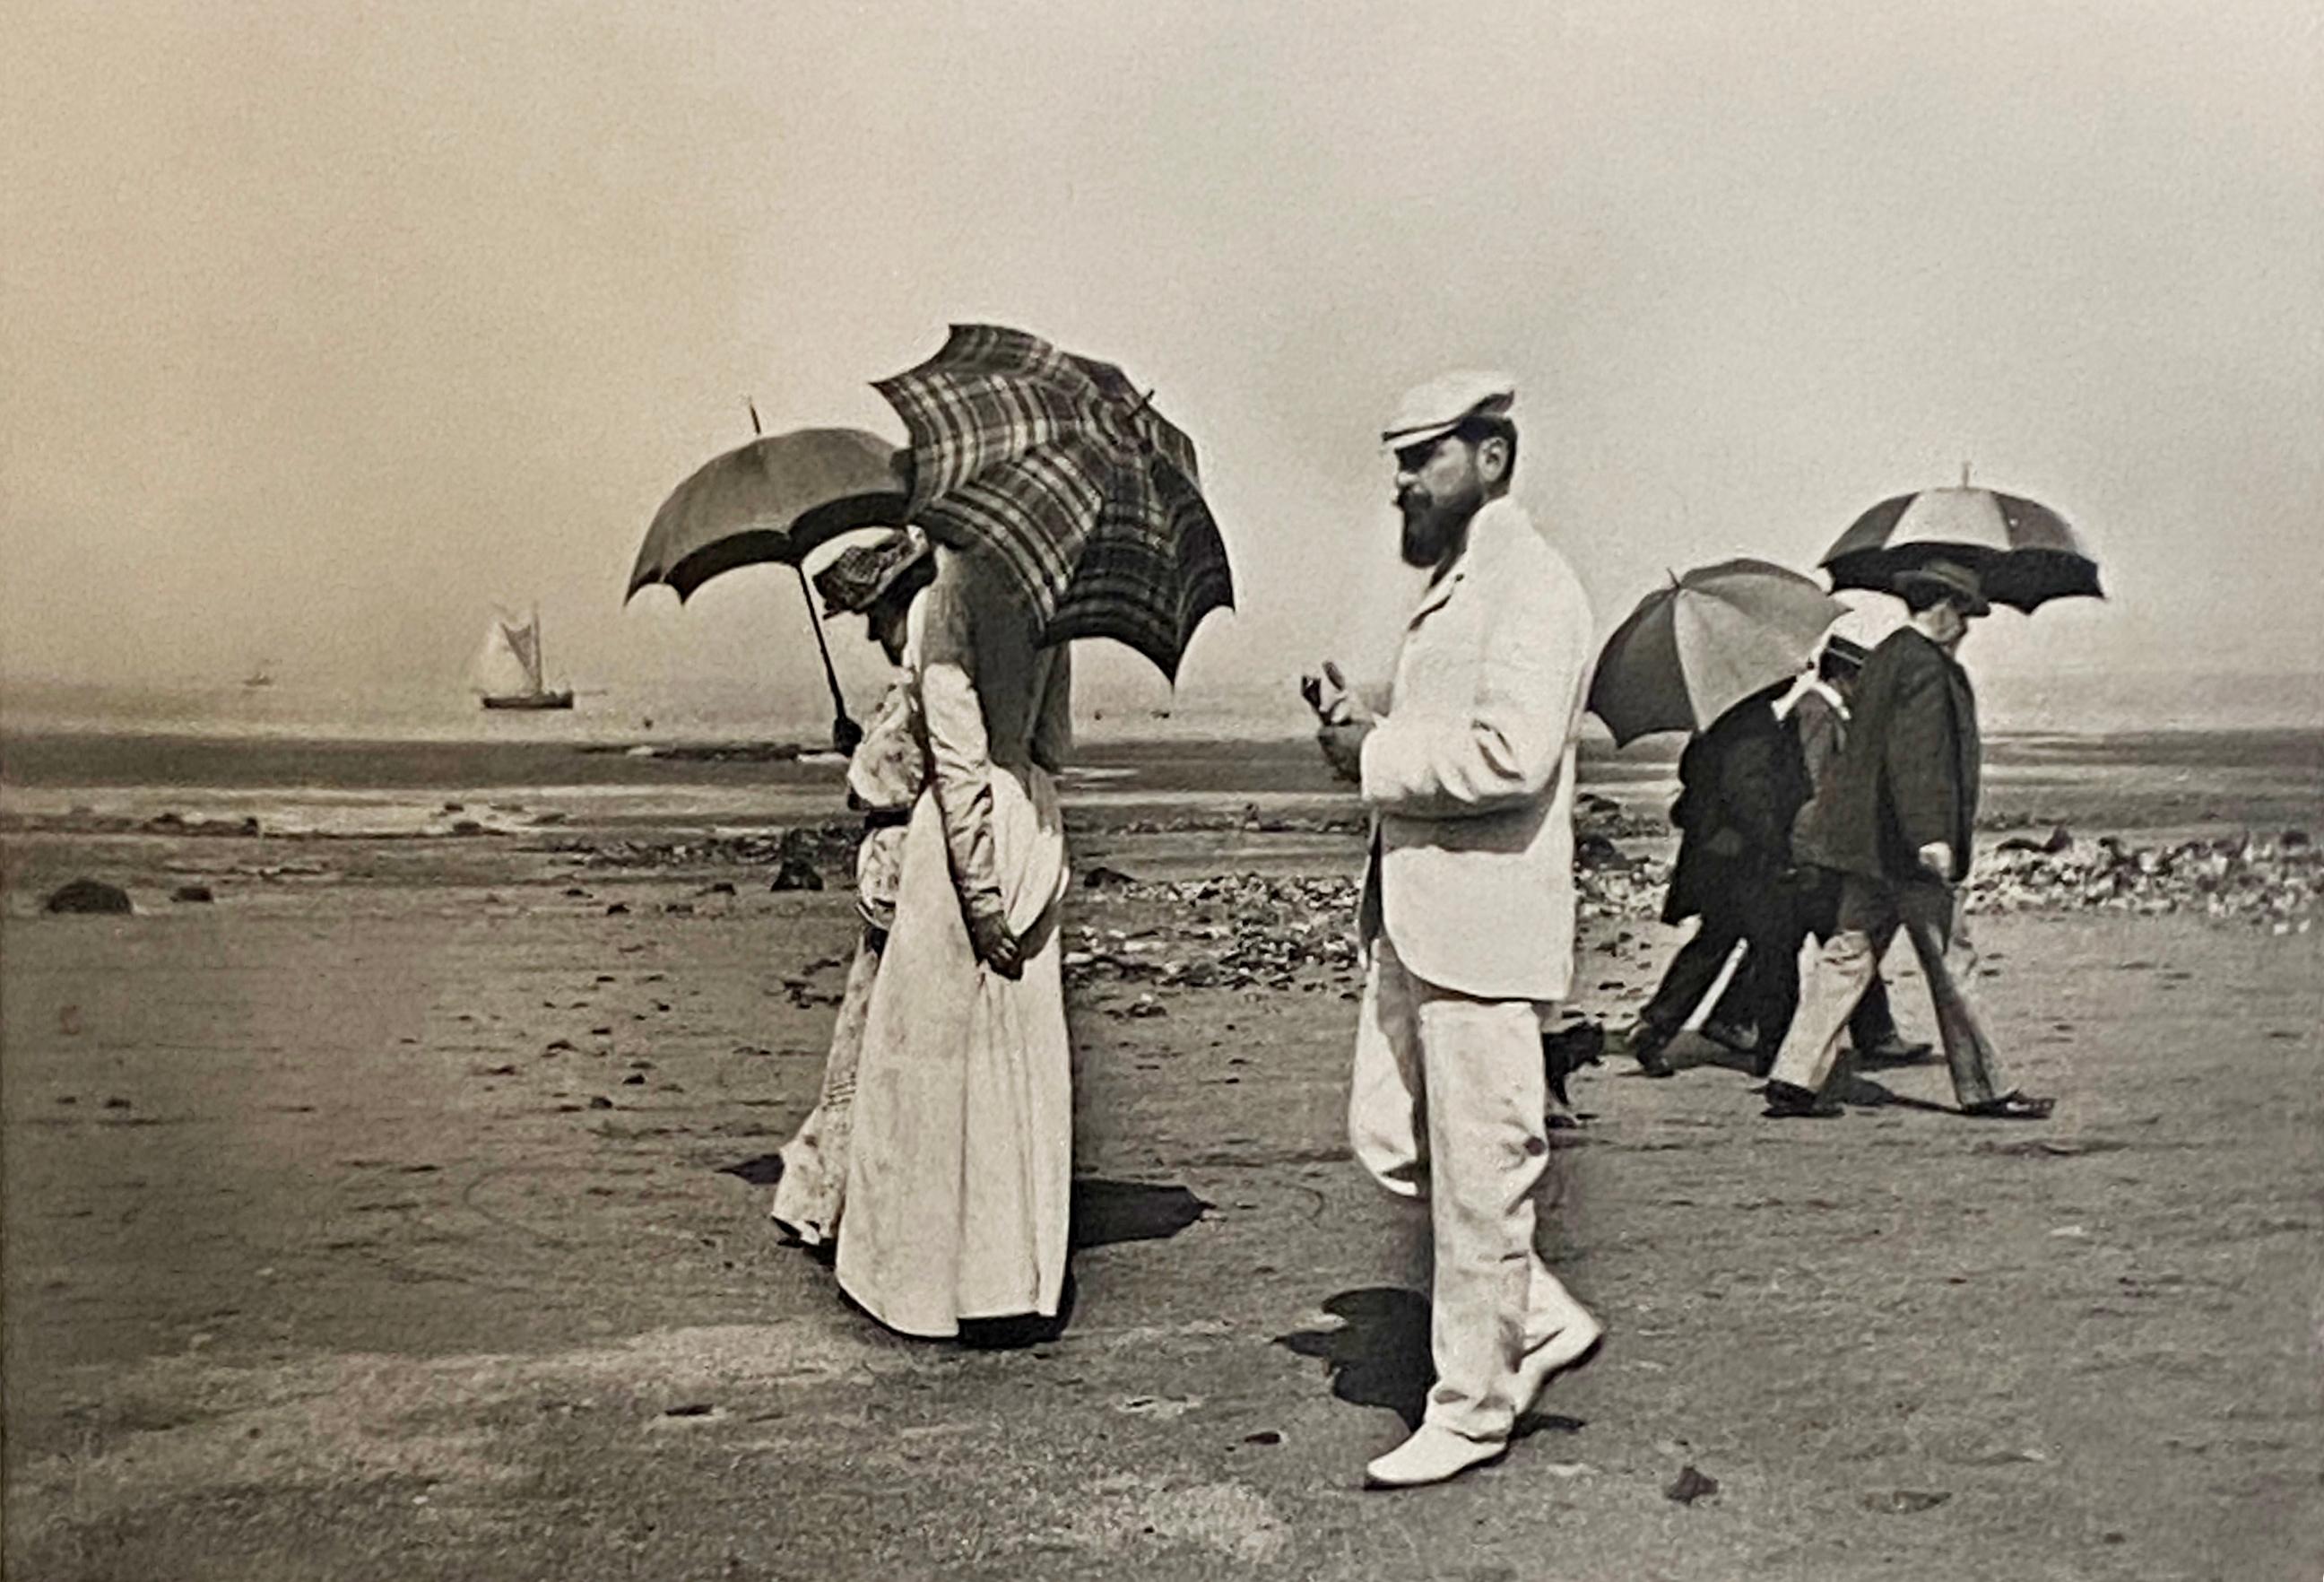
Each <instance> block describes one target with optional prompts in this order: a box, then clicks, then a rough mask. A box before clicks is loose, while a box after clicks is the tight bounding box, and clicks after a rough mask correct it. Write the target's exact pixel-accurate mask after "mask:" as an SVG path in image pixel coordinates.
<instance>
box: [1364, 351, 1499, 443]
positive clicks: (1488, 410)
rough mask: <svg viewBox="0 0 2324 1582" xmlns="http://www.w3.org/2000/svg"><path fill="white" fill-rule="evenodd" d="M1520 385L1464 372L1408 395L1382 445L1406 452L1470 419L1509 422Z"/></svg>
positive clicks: (1382, 436) (1419, 386) (1440, 378)
mask: <svg viewBox="0 0 2324 1582" xmlns="http://www.w3.org/2000/svg"><path fill="white" fill-rule="evenodd" d="M1516 404H1517V381H1516V380H1514V379H1512V378H1510V377H1509V376H1508V375H1506V374H1493V373H1488V372H1485V371H1483V370H1481V369H1462V370H1461V371H1460V372H1458V373H1452V374H1443V375H1438V376H1437V377H1435V378H1434V379H1431V380H1430V381H1429V382H1428V383H1427V384H1417V385H1415V386H1414V387H1413V388H1412V389H1410V390H1408V391H1406V392H1405V396H1404V400H1403V401H1402V402H1400V403H1399V404H1398V405H1397V409H1396V418H1395V420H1394V421H1391V422H1390V423H1389V424H1388V427H1387V428H1385V429H1383V430H1380V443H1381V444H1383V445H1385V446H1387V447H1388V449H1390V450H1404V449H1409V448H1410V447H1412V446H1415V445H1425V444H1427V443H1429V442H1430V441H1431V440H1434V439H1443V437H1444V436H1445V435H1447V434H1449V433H1451V432H1452V430H1455V429H1457V428H1459V427H1460V426H1461V425H1462V423H1464V422H1467V421H1469V420H1470V419H1471V418H1506V417H1508V415H1509V412H1510V409H1511V408H1512V407H1514V406H1515V405H1516Z"/></svg>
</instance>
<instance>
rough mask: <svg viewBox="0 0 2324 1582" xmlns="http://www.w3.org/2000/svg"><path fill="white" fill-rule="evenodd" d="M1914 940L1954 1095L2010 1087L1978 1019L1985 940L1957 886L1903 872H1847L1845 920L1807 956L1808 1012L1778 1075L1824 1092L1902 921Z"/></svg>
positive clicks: (1780, 1059)
mask: <svg viewBox="0 0 2324 1582" xmlns="http://www.w3.org/2000/svg"><path fill="white" fill-rule="evenodd" d="M1899 928H1902V929H1903V930H1904V937H1905V938H1906V939H1910V940H1912V941H1913V954H1914V956H1916V957H1917V958H1920V963H1921V976H1923V977H1924V978H1926V979H1927V980H1928V985H1929V1000H1930V1003H1931V1005H1932V1008H1933V1009H1934V1010H1935V1012H1936V1014H1937V1035H1938V1037H1939V1038H1941V1040H1942V1041H1944V1046H1945V1063H1946V1064H1947V1065H1948V1066H1950V1068H1951V1069H1952V1078H1953V1095H1954V1096H1955V1097H1956V1098H1958V1099H1959V1100H1960V1103H1961V1104H1962V1105H1963V1106H1969V1105H1975V1104H1982V1103H1984V1102H1985V1101H1986V1100H1987V1099H1990V1098H1993V1097H1995V1096H1997V1095H1999V1094H2001V1093H2004V1092H2006V1091H2007V1089H2006V1088H2005V1087H2002V1085H2001V1070H2000V1065H2001V1062H2000V1059H1999V1057H1998V1056H1997V1055H1996V1054H1995V1052H1994V1049H1993V1045H1992V1043H1991V1041H1989V1040H1987V1038H1986V1036H1985V1029H1984V1027H1983V1025H1982V1024H1981V1023H1980V1022H1978V1014H1977V1005H1976V1002H1975V999H1974V997H1973V995H1974V991H1973V990H1972V989H1971V987H1970V985H1971V984H1972V983H1974V982H1975V980H1976V977H1977V959H1978V958H1977V947H1976V946H1975V945H1974V944H1972V943H1971V942H1970V940H1969V923H1968V920H1967V919H1966V918H1964V917H1963V916H1962V915H1961V909H1960V897H1959V895H1958V894H1957V893H1955V892H1954V891H1953V889H1952V887H1951V886H1950V885H1948V884H1943V883H1942V882H1941V881H1939V880H1937V879H1934V878H1930V879H1906V880H1902V881H1896V880H1886V879H1874V878H1868V877H1867V876H1865V875H1863V874H1846V875H1844V876H1843V877H1842V879H1841V881H1840V917H1839V927H1838V928H1837V929H1836V930H1834V931H1833V933H1832V935H1831V938H1830V939H1826V940H1825V941H1824V944H1823V948H1822V949H1821V950H1820V951H1818V952H1816V953H1815V954H1814V955H1813V956H1811V957H1808V958H1807V969H1806V971H1805V972H1804V973H1803V976H1802V977H1801V981H1800V1011H1799V1015H1798V1016H1797V1017H1796V1018H1795V1019H1794V1021H1793V1022H1792V1028H1791V1032H1790V1033H1789V1034H1788V1035H1787V1036H1786V1037H1785V1038H1784V1047H1783V1050H1782V1052H1781V1053H1780V1054H1778V1055H1777V1056H1776V1057H1775V1070H1774V1071H1773V1072H1772V1073H1771V1075H1772V1076H1773V1077H1774V1078H1775V1080H1776V1081H1778V1082H1788V1083H1790V1084H1791V1085H1792V1086H1793V1087H1804V1088H1807V1089H1809V1090H1810V1091H1812V1092H1816V1093H1821V1092H1822V1091H1823V1088H1824V1086H1825V1084H1827V1083H1828V1082H1830V1081H1831V1078H1832V1075H1833V1072H1834V1070H1835V1069H1836V1068H1837V1067H1838V1065H1839V1063H1840V1035H1841V1034H1842V1033H1843V1032H1846V1031H1847V1029H1848V1019H1849V1016H1850V1015H1851V1014H1852V1013H1854V1012H1855V1010H1856V1006H1857V1002H1858V1001H1859V1000H1861V999H1862V998H1863V997H1864V993H1865V991H1866V989H1867V988H1868V987H1870V986H1871V985H1872V983H1873V981H1874V979H1876V978H1877V976H1879V972H1880V951H1881V948H1882V947H1883V946H1885V945H1886V943H1887V941H1888V940H1889V939H1891V938H1892V937H1893V936H1894V935H1895V932H1896V930H1898V929H1899Z"/></svg>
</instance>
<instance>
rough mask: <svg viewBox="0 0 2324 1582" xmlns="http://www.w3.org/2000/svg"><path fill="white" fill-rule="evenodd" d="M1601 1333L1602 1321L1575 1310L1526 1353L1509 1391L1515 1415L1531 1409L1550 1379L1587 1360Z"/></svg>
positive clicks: (1521, 1415) (1604, 1332) (1593, 1351)
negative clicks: (1572, 1314) (1554, 1330)
mask: <svg viewBox="0 0 2324 1582" xmlns="http://www.w3.org/2000/svg"><path fill="white" fill-rule="evenodd" d="M1605 1337H1606V1327H1605V1326H1604V1325H1603V1324H1600V1322H1599V1321H1598V1320H1597V1319H1595V1318H1591V1316H1590V1315H1589V1314H1587V1313H1583V1312H1577V1313H1576V1314H1575V1315H1574V1318H1573V1321H1572V1322H1571V1323H1569V1324H1567V1325H1566V1326H1565V1328H1563V1329H1560V1330H1559V1331H1558V1332H1557V1333H1556V1334H1554V1335H1553V1336H1551V1337H1549V1338H1548V1339H1546V1340H1545V1341H1543V1342H1542V1343H1541V1344H1540V1345H1539V1346H1535V1347H1534V1348H1533V1349H1532V1350H1531V1351H1529V1352H1527V1353H1526V1355H1525V1358H1524V1360H1523V1361H1521V1362H1519V1363H1518V1364H1517V1385H1516V1388H1514V1389H1513V1390H1511V1391H1510V1392H1509V1393H1510V1395H1511V1397H1512V1398H1513V1399H1514V1400H1515V1401H1516V1402H1517V1415H1518V1416H1519V1417H1523V1416H1524V1415H1525V1414H1526V1412H1527V1411H1530V1410H1532V1407H1533V1403H1534V1402H1535V1400H1536V1399H1538V1398H1539V1397H1540V1395H1541V1392H1542V1391H1543V1390H1545V1388H1547V1387H1548V1384H1549V1382H1550V1381H1551V1380H1552V1379H1554V1378H1555V1377H1556V1376H1557V1375H1558V1374H1562V1373H1564V1372H1565V1371H1566V1370H1567V1369H1569V1368H1577V1367H1580V1366H1581V1365H1582V1364H1583V1363H1585V1362H1588V1361H1589V1360H1590V1358H1591V1356H1592V1355H1595V1354H1596V1352H1597V1350H1598V1343H1599V1342H1600V1341H1601V1340H1603V1339H1604V1338H1605Z"/></svg>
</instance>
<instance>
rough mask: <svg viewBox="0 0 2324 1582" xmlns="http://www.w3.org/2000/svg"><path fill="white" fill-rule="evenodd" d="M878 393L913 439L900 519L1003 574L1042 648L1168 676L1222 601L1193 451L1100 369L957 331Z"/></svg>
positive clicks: (1110, 372)
mask: <svg viewBox="0 0 2324 1582" xmlns="http://www.w3.org/2000/svg"><path fill="white" fill-rule="evenodd" d="M874 388H876V389H877V390H878V391H879V392H880V393H881V395H883V396H885V397H887V399H888V402H889V404H890V405H891V406H893V407H894V408H895V409H896V411H897V412H898V413H899V415H900V416H901V417H902V418H903V420H904V426H905V428H906V429H907V430H908V431H909V433H910V435H911V460H912V495H911V502H910V508H909V510H908V513H907V514H908V518H909V520H911V521H912V522H914V523H918V525H919V526H921V527H923V528H925V529H926V530H927V533H928V535H929V536H930V537H931V538H934V539H936V541H939V542H942V543H948V544H952V545H954V547H956V548H962V549H968V550H977V551H981V552H983V553H987V554H989V555H991V557H992V558H993V559H994V560H997V561H999V563H1000V564H1001V566H1003V567H1005V568H1006V569H1007V570H1008V572H1009V574H1010V578H1012V579H1013V580H1014V582H1015V584H1016V586H1017V588H1018V591H1019V593H1020V594H1021V595H1022V596H1023V597H1024V599H1025V601H1026V603H1027V604H1028V606H1030V607H1031V609H1032V610H1033V612H1034V613H1035V615H1036V616H1037V618H1038V619H1039V621H1040V623H1041V626H1042V631H1043V634H1044V638H1045V640H1046V641H1047V642H1050V643H1063V642H1065V641H1067V640H1069V639H1072V638H1076V637H1111V638H1114V639H1115V640H1117V641H1119V642H1121V643H1127V644H1129V645H1130V647H1131V648H1134V649H1136V650H1137V651H1138V652H1140V653H1142V654H1144V655H1145V656H1146V657H1147V658H1148V659H1150V660H1152V661H1154V663H1155V664H1156V665H1157V666H1158V667H1160V669H1161V671H1162V673H1163V674H1164V675H1166V676H1168V677H1170V678H1171V679H1172V680H1176V677H1177V672H1178V664H1179V661H1180V660H1181V659H1183V658H1184V657H1185V652H1186V644H1187V643H1189V642H1190V641H1191V640H1192V639H1193V637H1194V628H1195V627H1196V626H1197V625H1199V624H1201V623H1202V619H1203V616H1204V615H1208V614H1210V612H1211V611H1213V610H1214V609H1232V608H1233V607H1234V578H1233V573H1232V571H1231V568H1230V567H1229V566H1228V564H1227V552H1226V545H1225V544H1224V542H1222V541H1221V539H1220V537H1219V529H1218V523H1216V522H1215V521H1213V519H1212V516H1211V510H1210V507H1209V506H1208V505H1207V504H1204V503H1203V495H1202V486H1201V484H1200V481H1199V479H1198V477H1197V475H1196V471H1195V463H1194V442H1193V441H1192V440H1190V439H1187V438H1186V436H1185V434H1184V433H1183V432H1181V431H1180V430H1178V429H1177V428H1176V426H1174V425H1173V424H1171V423H1170V422H1169V421H1167V420H1166V419H1165V418H1164V417H1163V416H1162V415H1161V414H1160V413H1159V412H1156V411H1155V410H1154V408H1153V405H1152V404H1151V402H1150V400H1149V397H1148V396H1147V395H1141V394H1140V393H1139V391H1138V390H1137V388H1136V387H1135V386H1134V385H1132V384H1130V380H1129V379H1128V378H1127V377H1126V376H1125V375H1123V374H1122V372H1121V370H1120V368H1117V367H1115V366H1114V365H1112V364H1111V363H1101V362H1097V361H1094V360H1093V359H1091V358H1088V357H1079V356H1072V355H1070V354H1068V353H1065V352H1062V351H1059V350H1058V349H1057V348H1056V347H1054V346H1051V345H1050V344H1049V343H1048V342H1047V341H1045V340H1042V339H1040V338H1038V337H1037V336H1031V335H1028V334H1026V333H1024V332H1023V331H1022V330H1017V329H1008V328H1002V327H1001V326H999V325H991V324H959V325H954V327H953V329H952V334H951V337H950V338H948V339H947V340H946V341H945V344H944V347H943V348H942V349H941V350H939V351H938V352H937V353H936V356H932V357H930V358H929V359H928V360H927V362H925V363H922V364H921V365H919V366H918V367H916V368H912V369H909V370H908V371H907V372H905V373H901V374H899V375H895V376H894V377H892V378H889V379H882V380H880V381H878V382H877V383H876V384H875V386H874Z"/></svg>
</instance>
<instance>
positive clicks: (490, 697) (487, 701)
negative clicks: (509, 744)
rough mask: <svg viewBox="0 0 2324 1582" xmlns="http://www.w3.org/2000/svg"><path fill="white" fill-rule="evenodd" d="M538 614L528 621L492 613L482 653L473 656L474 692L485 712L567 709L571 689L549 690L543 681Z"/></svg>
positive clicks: (485, 629)
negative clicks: (509, 709) (474, 666)
mask: <svg viewBox="0 0 2324 1582" xmlns="http://www.w3.org/2000/svg"><path fill="white" fill-rule="evenodd" d="M547 673H548V672H547V666H546V665H545V663H544V662H543V661H542V659H541V650H540V610H539V606H534V608H533V612H532V616H531V618H530V620H520V619H518V618H517V617H516V616H514V615H508V614H507V613H505V612H495V613H494V615H493V621H492V624H490V625H488V626H486V627H485V628H484V651H483V652H481V653H479V654H477V655H476V689H477V690H478V691H480V692H482V693H483V694H484V707H485V708H572V707H573V689H571V688H570V687H567V688H566V689H563V690H561V691H557V692H552V691H550V690H549V688H548V686H547V685H546V683H545V681H544V680H543V678H544V677H545V676H546V675H547Z"/></svg>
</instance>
